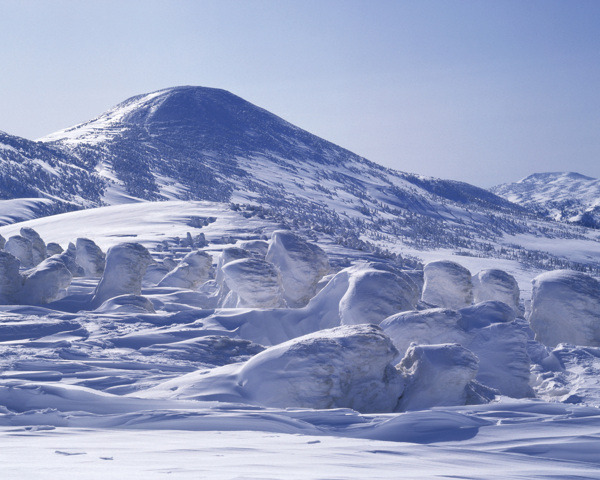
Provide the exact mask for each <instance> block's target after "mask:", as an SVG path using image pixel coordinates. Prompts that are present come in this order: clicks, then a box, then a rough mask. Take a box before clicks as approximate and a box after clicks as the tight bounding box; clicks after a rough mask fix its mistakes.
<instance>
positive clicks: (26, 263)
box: [4, 235, 33, 268]
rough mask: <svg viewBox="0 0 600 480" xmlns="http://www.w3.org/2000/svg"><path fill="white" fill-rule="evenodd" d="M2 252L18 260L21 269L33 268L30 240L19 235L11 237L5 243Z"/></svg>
mask: <svg viewBox="0 0 600 480" xmlns="http://www.w3.org/2000/svg"><path fill="white" fill-rule="evenodd" d="M4 250H5V251H6V252H8V253H10V254H12V255H14V256H15V257H16V258H18V259H19V261H20V262H21V267H23V268H31V267H33V250H32V245H31V240H29V239H27V238H25V237H23V236H21V235H13V236H12V237H9V239H8V240H7V241H6V244H5V245H4Z"/></svg>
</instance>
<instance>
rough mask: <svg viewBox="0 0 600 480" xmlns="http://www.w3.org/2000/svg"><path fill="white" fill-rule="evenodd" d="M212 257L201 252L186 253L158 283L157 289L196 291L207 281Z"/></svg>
mask: <svg viewBox="0 0 600 480" xmlns="http://www.w3.org/2000/svg"><path fill="white" fill-rule="evenodd" d="M211 266H212V257H211V256H210V255H209V254H208V253H206V252H202V251H193V252H190V253H188V254H187V255H186V256H185V257H183V259H182V260H181V262H180V263H179V264H178V265H177V267H175V268H174V269H173V270H172V271H170V272H169V273H167V274H166V275H165V276H164V277H163V279H162V280H161V281H160V282H159V283H158V286H159V287H177V288H187V289H190V290H195V289H197V288H198V287H199V286H200V285H202V284H203V283H204V282H206V281H207V280H208V274H209V272H210V268H211Z"/></svg>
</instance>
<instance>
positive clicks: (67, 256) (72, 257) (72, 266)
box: [56, 243, 85, 277]
mask: <svg viewBox="0 0 600 480" xmlns="http://www.w3.org/2000/svg"><path fill="white" fill-rule="evenodd" d="M56 258H57V259H59V260H60V261H61V262H63V263H64V264H65V266H66V267H67V268H68V269H69V272H71V275H73V276H74V277H83V276H85V272H84V270H83V267H82V266H81V265H79V264H78V263H77V249H76V247H75V245H74V244H73V243H69V246H68V247H67V249H66V250H65V251H64V252H62V253H60V254H59V255H57V256H56Z"/></svg>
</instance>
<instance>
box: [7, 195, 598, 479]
mask: <svg viewBox="0 0 600 480" xmlns="http://www.w3.org/2000/svg"><path fill="white" fill-rule="evenodd" d="M251 212H253V213H252V215H250V213H251ZM260 215H261V210H260V209H256V210H248V209H244V208H240V209H237V210H236V209H235V208H233V209H232V208H229V206H227V205H217V204H210V203H205V202H190V203H189V204H188V203H185V202H164V203H161V204H154V205H153V204H131V205H123V206H116V207H106V208H102V209H99V210H98V211H80V212H74V213H70V214H67V215H64V216H61V217H59V218H57V219H55V220H53V221H50V220H49V219H38V220H34V221H31V222H28V223H26V224H24V225H14V226H5V227H0V232H1V233H2V235H3V236H4V237H5V238H9V237H10V236H14V235H16V234H20V229H21V228H22V227H26V228H27V227H31V228H34V229H35V231H37V232H39V233H40V235H41V237H42V238H43V240H44V241H47V242H48V244H47V254H51V253H54V255H52V256H51V258H49V259H48V260H44V261H43V262H42V263H41V264H39V265H38V266H37V267H35V268H24V267H23V266H21V267H20V266H19V261H18V259H16V258H15V257H14V256H13V255H11V254H9V253H7V252H6V251H4V250H0V300H2V303H3V305H1V306H0V443H2V444H3V452H4V453H6V455H5V456H4V457H5V458H4V457H3V460H2V462H3V464H2V465H3V466H2V475H3V476H6V477H7V478H29V477H34V476H35V475H38V476H39V475H40V473H39V472H46V473H48V472H49V470H44V469H43V468H40V466H42V465H41V464H42V462H46V463H45V464H44V465H46V466H47V465H48V463H47V462H52V460H50V459H49V458H48V455H49V456H50V457H54V462H60V468H57V469H55V470H53V472H55V473H53V474H51V475H50V477H51V478H64V476H65V475H67V474H68V475H70V476H73V477H81V476H85V475H84V474H85V473H87V471H86V469H85V467H83V466H82V464H81V463H79V464H76V463H75V462H77V461H78V460H79V461H83V460H84V461H85V465H87V466H90V468H94V469H97V472H102V475H104V476H109V477H111V478H112V477H114V478H120V477H122V476H123V474H126V473H129V472H131V475H130V476H132V477H134V476H136V475H139V468H140V464H142V463H143V465H144V469H145V473H147V476H148V477H149V478H154V477H156V478H158V477H161V476H164V474H165V472H167V471H170V472H173V473H176V474H177V475H179V476H182V477H186V476H189V477H193V478H199V477H210V478H212V477H214V476H215V474H216V477H217V478H230V477H233V476H237V477H241V476H248V475H255V474H256V472H258V471H259V469H260V472H261V473H260V474H259V475H260V476H261V477H265V478H268V477H273V478H283V477H285V476H286V475H287V476H289V475H290V471H291V470H290V468H292V467H291V466H294V467H295V466H296V463H298V459H299V458H300V459H301V460H302V468H303V469H306V468H312V470H311V475H308V476H310V477H311V478H316V477H322V476H323V475H326V474H324V473H323V472H330V471H332V469H333V468H334V466H335V468H336V470H335V472H336V475H337V476H339V477H340V478H357V477H360V478H365V476H367V477H369V478H391V477H394V476H398V472H399V470H398V468H399V465H400V463H401V467H402V468H401V470H402V471H401V472H400V473H401V475H403V476H406V477H410V478H432V477H440V478H441V477H442V476H446V477H447V476H449V475H454V476H457V477H468V478H478V479H479V480H489V479H493V478H495V479H498V480H499V479H501V478H507V477H510V478H530V477H531V476H532V475H534V476H537V477H539V478H553V477H554V478H568V477H570V476H574V475H575V476H580V477H582V478H596V477H597V472H598V467H599V466H600V464H599V463H598V458H597V457H598V452H597V445H598V441H600V434H599V432H600V420H599V418H600V416H599V415H598V406H600V400H599V399H600V381H599V380H598V379H599V378H600V353H599V352H598V350H599V347H590V346H587V347H586V346H578V345H572V344H564V343H563V344H559V345H558V346H557V347H556V348H554V349H553V350H552V349H551V348H548V347H546V346H544V345H543V344H541V343H539V342H538V341H536V340H535V339H534V338H533V335H534V333H533V331H532V330H531V329H530V328H529V325H528V323H527V322H526V321H525V320H524V319H523V318H521V316H520V315H521V311H520V310H519V311H516V310H515V308H514V305H508V304H506V303H503V302H500V301H498V297H497V296H496V295H497V294H499V293H503V292H504V293H507V292H510V289H509V288H507V289H504V287H506V286H509V285H510V283H511V282H510V281H506V282H505V281H501V282H500V283H499V284H498V285H496V283H495V282H489V283H487V284H486V285H487V286H488V287H490V289H489V291H488V294H489V295H490V296H491V297H492V298H494V300H490V301H485V302H481V303H476V304H469V305H466V306H464V307H462V308H460V309H458V310H450V309H440V308H437V309H430V308H428V307H429V305H427V304H426V303H425V302H422V301H417V300H418V299H419V293H420V292H421V288H422V285H423V280H424V272H423V270H422V269H417V270H407V269H409V268H411V267H413V266H415V265H416V264H413V263H411V262H404V259H403V258H402V257H396V256H387V257H386V256H385V255H382V256H379V257H377V256H375V255H373V252H372V251H367V250H352V249H351V248H349V247H348V244H347V243H346V242H344V241H342V240H340V239H339V237H337V234H334V233H332V234H331V235H324V234H322V233H318V232H316V231H315V230H313V229H308V228H307V229H302V228H299V229H297V230H294V233H295V234H296V235H298V236H300V237H302V238H304V239H305V241H308V242H310V243H314V244H318V245H319V247H320V248H321V249H322V250H323V251H325V252H327V256H328V260H329V264H330V265H331V273H330V274H328V275H326V276H325V277H323V278H321V279H320V280H319V281H318V283H317V285H316V286H315V293H314V294H313V296H312V297H311V298H310V299H309V301H308V303H307V304H306V305H305V306H303V307H296V308H290V307H289V306H288V307H286V306H285V305H281V306H278V307H274V306H259V307H256V308H255V307H253V306H249V305H250V303H245V304H242V303H238V302H237V301H236V302H235V308H234V306H229V305H227V306H225V305H224V304H223V303H219V302H220V301H221V300H222V298H221V294H222V293H223V292H224V291H225V290H227V294H229V293H232V297H233V293H235V295H238V296H239V298H242V297H244V301H247V302H250V301H252V302H254V301H256V300H258V299H261V298H263V297H262V296H267V297H268V296H269V295H270V296H271V299H272V298H273V296H272V295H271V294H272V293H273V292H274V291H275V290H276V289H275V290H273V291H271V294H270V293H269V288H265V286H266V285H267V283H268V282H267V283H265V279H268V278H271V279H272V278H274V277H273V276H272V275H271V273H273V271H272V270H271V268H273V269H274V268H275V267H273V266H272V264H270V263H268V261H267V260H265V254H266V251H267V248H266V247H268V245H269V240H266V239H269V238H271V234H272V232H273V231H276V230H280V229H281V224H280V222H273V221H272V220H271V219H270V218H268V217H266V216H265V217H264V218H262V217H261V216H260ZM208 218H210V219H211V221H210V222H209V221H204V220H203V219H208ZM132 219H135V220H132ZM200 234H202V235H200ZM82 235H85V236H86V237H87V238H89V239H90V240H93V242H94V243H95V244H96V245H97V246H98V248H100V249H101V250H102V251H107V252H108V256H107V259H106V269H105V272H104V277H103V280H102V281H103V283H104V284H105V286H103V287H102V289H103V291H104V292H105V295H104V296H105V297H109V298H106V300H105V301H103V302H102V303H101V304H99V305H97V304H96V303H95V302H94V301H93V299H94V295H95V293H97V294H99V293H100V287H99V285H98V284H99V281H100V280H99V277H94V276H84V272H83V271H82V268H81V266H80V265H78V264H77V263H76V260H77V248H76V247H75V245H74V244H70V245H69V242H70V241H74V239H76V238H77V237H81V236H82ZM557 241H558V240H557ZM120 242H126V243H131V242H139V243H140V244H141V245H143V246H144V247H145V248H146V249H147V250H148V252H146V253H142V254H141V257H139V258H138V257H137V256H136V255H132V256H130V255H129V254H128V255H125V256H121V258H120V260H118V261H116V264H117V265H120V266H121V267H123V268H124V269H125V270H126V271H125V272H124V271H122V270H119V268H116V269H115V268H113V267H112V266H111V264H112V263H113V262H112V260H111V258H119V256H115V255H113V252H114V250H113V249H111V247H114V246H116V245H119V244H120ZM52 243H56V244H60V245H62V246H64V247H66V246H67V245H69V248H67V249H66V250H65V251H63V252H61V253H58V249H57V250H51V249H50V248H49V245H51V244H52ZM361 245H362V244H361ZM362 246H363V247H364V245H362ZM197 249H200V251H201V252H204V253H202V254H201V255H200V256H201V257H202V258H205V259H206V258H207V257H205V256H204V255H206V256H208V255H210V256H211V257H212V258H213V259H214V261H215V262H217V264H218V268H214V267H215V266H214V265H213V266H211V267H210V270H209V271H208V272H207V277H202V278H208V280H207V281H206V282H204V283H203V284H201V285H199V283H200V282H201V280H198V282H194V283H188V284H186V285H185V286H183V285H182V286H157V285H156V283H157V282H158V281H160V279H161V278H158V279H156V277H158V272H159V271H158V270H157V271H156V272H155V276H154V278H155V280H154V281H150V278H149V277H148V276H143V264H144V263H147V262H146V261H144V259H145V260H147V261H149V257H150V255H151V256H152V257H153V258H154V259H155V260H156V261H157V263H158V265H160V266H161V267H162V272H163V275H161V277H162V276H164V275H165V274H166V271H170V270H173V269H174V268H175V267H176V266H177V264H178V263H181V262H182V260H183V259H185V258H186V256H187V255H190V254H192V255H193V252H196V251H197ZM116 250H118V248H117V249H116ZM133 250H135V251H138V250H139V252H138V253H140V252H143V251H142V249H141V248H139V247H135V248H133ZM129 253H132V252H129ZM446 254H447V252H433V251H431V252H428V253H427V255H428V256H427V260H429V261H431V260H434V259H442V258H451V259H454V260H456V262H457V263H460V264H462V265H464V266H465V267H468V268H469V270H471V271H474V272H477V271H482V272H489V271H490V270H492V269H496V272H494V275H493V277H494V278H499V279H501V280H502V279H503V278H504V279H506V276H505V275H502V274H501V273H500V272H498V271H497V269H498V268H506V269H507V270H506V273H510V274H511V275H514V276H515V278H516V279H517V280H518V281H519V283H520V285H521V286H522V287H524V292H522V294H523V297H524V300H525V302H524V305H525V306H528V305H529V303H528V301H527V300H528V292H527V284H528V283H529V281H530V279H531V277H533V276H535V275H537V273H538V272H537V271H536V272H534V271H530V270H528V269H527V268H526V266H525V265H523V264H517V263H510V262H494V261H490V260H489V259H486V258H480V257H464V256H457V255H454V256H450V257H446ZM140 258H141V260H142V261H140ZM129 261H131V262H130V263H127V262H129ZM209 263H210V262H209V261H206V262H205V266H208V264H209ZM61 264H62V265H64V268H62V267H60V265H61ZM50 265H54V266H57V265H59V268H60V271H61V272H62V273H63V274H65V276H64V278H67V277H68V276H69V274H71V275H73V273H71V271H72V269H73V270H74V271H77V270H79V271H80V272H79V273H76V274H75V275H73V278H72V280H71V283H70V285H68V286H67V287H66V288H62V290H63V291H62V292H59V291H60V290H61V289H60V288H58V286H59V285H60V280H61V278H62V277H60V276H58V277H53V276H52V275H49V274H48V277H47V278H45V277H44V275H46V273H44V275H42V273H41V272H44V271H45V269H46V267H47V266H50ZM259 265H260V268H257V267H258V266H259ZM53 268H56V267H53ZM65 269H66V270H65ZM265 269H266V270H265ZM67 270H68V272H69V273H67ZM36 272H37V273H36ZM111 272H112V273H111ZM268 272H271V273H269V275H265V273H268ZM290 272H292V273H293V269H291V270H290ZM282 273H283V272H282ZM111 275H112V280H110V281H109V277H110V276H111ZM38 277H39V278H38ZM217 277H218V281H217ZM275 277H276V275H275ZM28 278H29V279H30V280H31V279H36V281H37V286H35V288H32V289H31V290H32V291H33V292H36V294H39V295H40V297H45V298H46V299H48V300H50V299H51V298H54V300H53V301H50V302H49V303H43V302H39V303H43V305H41V306H35V305H31V303H33V302H32V300H31V298H32V296H31V295H27V297H28V298H27V299H26V298H25V295H23V294H22V292H23V289H25V286H24V285H23V282H27V281H28V280H27V279H28ZM233 278H235V281H233V280H232V279H233ZM142 279H143V280H142ZM38 280H39V281H38ZM120 282H123V283H124V285H121V283H120ZM275 283H277V282H275ZM275 283H274V284H275ZM588 283H589V282H588ZM274 284H272V286H273V285H274ZM585 284H586V283H585V282H584V285H585ZM31 285H33V284H31ZM132 285H133V286H134V287H135V288H134V290H135V292H129V293H125V294H122V292H123V290H129V287H130V286H132ZM574 285H575V286H577V285H578V283H577V282H570V283H569V282H568V283H567V284H565V288H562V287H561V288H560V289H559V290H557V292H558V293H557V294H556V295H555V297H556V298H557V299H559V298H564V299H565V300H566V301H567V302H568V301H570V300H573V299H574V300H575V303H573V304H570V307H574V306H575V305H581V304H582V300H581V299H580V298H579V297H577V296H576V295H574V294H573V292H572V289H573V288H576V289H579V287H574ZM38 287H39V288H38ZM46 287H47V288H49V289H50V290H52V291H54V292H57V293H56V296H55V294H54V293H52V294H48V295H47V294H45V293H43V292H45V291H46V290H44V288H46ZM105 287H106V288H105ZM108 287H118V288H117V289H114V290H113V289H111V288H108ZM121 287H123V288H121ZM138 287H139V291H138ZM189 287H192V288H193V289H190V288H189ZM492 287H493V288H492ZM497 287H498V288H497ZM500 287H502V288H500ZM116 290H119V291H116ZM450 290H451V289H446V291H450ZM452 291H455V292H457V294H458V295H459V296H461V295H462V293H461V292H462V290H461V289H457V290H452ZM63 293H66V296H64V298H60V297H62V294H63ZM534 294H535V293H534ZM7 297H10V298H7ZM500 298H503V297H500ZM509 298H514V297H510V296H509ZM96 300H100V299H99V298H97V299H96ZM406 301H408V303H410V305H409V307H407V308H411V310H409V311H405V312H400V313H397V312H398V311H399V310H397V308H404V307H402V305H400V306H398V305H399V304H403V303H404V302H406ZM395 302H397V303H395ZM461 303H464V299H463V301H462V302H461ZM534 303H535V302H534ZM543 303H544V302H542V304H543ZM238 306H239V307H240V308H237V307H238ZM570 307H569V308H570ZM415 308H416V310H415ZM555 309H557V308H556V307H555ZM577 311H578V310H577V309H574V310H573V311H572V312H575V313H576V312H577ZM390 313H391V314H392V315H391V316H389V317H387V318H385V319H383V321H382V318H383V317H384V316H386V315H389V314H390ZM569 315H571V313H569ZM572 316H573V317H576V316H575V315H574V314H573V315H572ZM349 319H351V320H352V322H360V321H364V322H377V323H378V322H381V323H380V326H379V327H377V326H375V325H370V324H359V325H342V324H343V323H346V322H350V320H349ZM412 342H415V343H412ZM532 395H535V396H536V397H538V398H535V399H534V398H529V397H531V396H532ZM509 397H513V398H518V400H513V399H511V398H509ZM361 412H380V413H361ZM75 429H76V430H75ZM140 429H141V430H144V434H143V435H140V432H139V430H140ZM115 432H117V433H115ZM135 432H137V433H135ZM184 440H185V441H184ZM266 442H272V443H270V444H269V445H271V446H270V447H266V446H265V445H266ZM344 442H346V443H344ZM384 442H385V443H384ZM399 442H401V443H399ZM142 445H145V446H144V447H143V448H142ZM199 445H202V446H199ZM350 446H352V448H353V450H349V448H350ZM265 449H270V451H271V452H272V454H273V455H272V456H270V457H269V458H268V460H266V459H265V457H264V455H265ZM286 449H288V450H286ZM141 450H143V451H144V453H143V454H142V453H140V451H141ZM25 452H27V455H25ZM134 452H135V455H133V453H134ZM223 452H225V453H227V455H226V458H227V462H226V461H225V460H223V458H225V457H220V456H218V455H220V454H222V453H223ZM233 452H235V455H236V456H235V457H232V456H231V455H230V454H231V453H233ZM286 452H287V453H286ZM130 453H131V455H132V456H131V457H130V456H129V455H130ZM237 455H246V456H245V458H246V459H251V460H252V461H250V464H251V465H253V466H256V465H259V464H260V465H261V466H260V467H257V469H256V472H255V471H254V468H253V467H249V468H246V469H245V470H242V469H241V468H240V467H238V466H236V465H237V463H236V462H238V461H239V460H235V461H234V462H233V463H234V464H235V465H232V462H231V458H236V459H239V457H238V456H237ZM323 455H326V457H327V458H326V461H324V460H323ZM165 456H167V457H168V458H169V459H172V462H173V463H170V464H169V465H166V462H165V464H163V465H161V460H160V459H161V458H165ZM350 456H351V458H352V462H349V461H348V458H350ZM101 457H102V458H110V457H112V458H113V461H108V460H106V459H102V458H101ZM134 457H135V460H136V461H134V460H133V459H134ZM198 458H201V459H202V461H201V462H200V463H199V462H198ZM309 458H310V461H307V459H309ZM128 459H129V460H130V461H129V460H128ZM399 459H401V462H400V463H399ZM25 460H26V461H25ZM128 461H129V463H128ZM170 461H171V460H170ZM215 462H221V463H219V464H218V466H219V468H218V469H216V467H215V465H217V463H215ZM273 462H275V463H273ZM294 462H296V463H294ZM315 464H318V467H319V468H317V467H316V466H315ZM25 465H32V468H31V469H29V470H27V471H26V468H25ZM76 465H77V467H76ZM158 465H160V468H159V467H158ZM277 465H279V467H277ZM365 465H368V466H369V468H368V469H367V468H363V467H364V466H365ZM33 466H35V467H37V468H33ZM175 466H176V467H175ZM167 467H168V469H167ZM359 467H360V468H359ZM127 468H129V470H126V469H127ZM304 471H305V470H301V469H300V466H298V469H297V472H300V473H299V474H298V475H297V476H303V473H302V472H304ZM532 472H533V473H532ZM263 473H264V474H263ZM312 473H314V474H312Z"/></svg>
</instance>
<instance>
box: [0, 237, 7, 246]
mask: <svg viewBox="0 0 600 480" xmlns="http://www.w3.org/2000/svg"><path fill="white" fill-rule="evenodd" d="M4 245H6V238H4V237H3V236H2V235H0V250H4Z"/></svg>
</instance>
